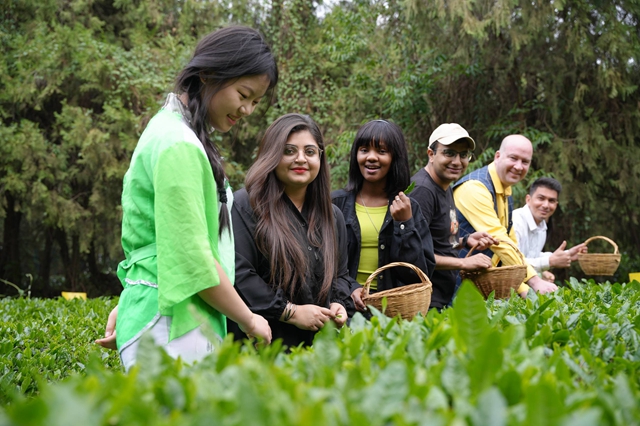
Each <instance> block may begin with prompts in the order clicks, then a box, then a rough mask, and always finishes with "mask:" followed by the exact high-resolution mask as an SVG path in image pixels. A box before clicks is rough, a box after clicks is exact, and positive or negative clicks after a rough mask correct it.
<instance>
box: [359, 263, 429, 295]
mask: <svg viewBox="0 0 640 426" xmlns="http://www.w3.org/2000/svg"><path fill="white" fill-rule="evenodd" d="M396 266H405V267H407V268H409V269H411V270H413V272H415V273H416V274H417V275H418V278H420V281H422V282H420V283H417V284H409V285H404V286H401V287H396V288H392V289H389V290H383V291H380V292H377V293H374V295H379V294H382V293H384V294H383V295H382V297H384V296H389V294H390V293H391V292H392V294H393V295H394V296H397V295H401V294H405V293H408V292H412V291H415V289H416V287H417V286H421V285H426V286H427V288H432V284H431V281H430V280H429V277H428V276H427V274H425V273H424V271H422V269H420V268H418V267H417V266H415V265H413V264H411V263H407V262H391V263H387V264H386V265H383V266H381V267H379V268H378V269H376V270H375V271H373V273H372V274H371V275H369V278H367V280H366V281H365V283H364V286H362V296H361V297H362V301H363V302H364V300H365V299H367V298H369V299H370V298H372V295H369V289H370V287H371V282H372V281H373V280H374V279H375V278H376V277H377V276H378V275H380V273H381V272H382V271H385V270H387V269H390V268H394V267H396Z"/></svg>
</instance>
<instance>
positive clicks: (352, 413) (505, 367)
mask: <svg viewBox="0 0 640 426" xmlns="http://www.w3.org/2000/svg"><path fill="white" fill-rule="evenodd" d="M3 303H4V304H5V305H4V306H11V305H13V304H20V305H21V306H22V309H13V308H10V310H11V312H13V314H5V315H4V317H3V323H2V327H3V334H2V336H3V337H2V342H3V343H2V345H3V346H2V348H3V355H4V358H6V353H7V348H8V343H7V342H10V341H11V338H5V337H4V336H5V335H6V333H4V330H6V329H7V324H8V323H9V322H12V323H15V322H17V320H16V319H11V315H16V316H18V317H22V316H29V317H31V318H33V320H32V323H36V322H38V321H40V320H39V316H40V314H39V312H41V310H39V309H36V308H27V306H29V305H30V304H33V305H38V304H42V303H43V302H42V301H25V300H12V301H4V302H3ZM101 303H102V304H105V305H107V304H108V303H107V301H104V300H103V301H102V302H101ZM41 307H42V308H41V309H44V310H47V311H54V312H56V311H57V312H60V313H62V312H64V315H63V316H64V323H65V324H66V325H67V327H60V326H56V327H55V333H56V334H57V333H62V330H63V329H64V330H65V331H66V332H67V335H68V336H73V337H69V341H68V344H67V345H66V348H65V349H66V352H67V353H69V354H71V353H76V354H78V356H79V358H80V359H84V358H86V354H87V352H90V351H91V350H90V349H87V345H88V343H87V342H88V341H89V340H91V339H93V338H94V337H95V336H94V335H91V336H89V334H91V332H93V333H94V334H95V335H98V334H100V331H101V328H102V322H103V320H104V317H105V314H106V312H108V309H102V308H100V315H99V317H100V318H97V320H96V321H95V322H94V321H93V320H92V319H91V318H89V319H88V320H87V321H84V319H85V317H91V314H90V313H89V312H92V311H91V309H92V308H90V307H88V306H84V305H83V304H82V303H72V304H69V303H66V302H64V303H63V302H60V301H53V302H50V304H49V305H46V304H44V305H41ZM71 307H73V308H77V309H78V311H79V313H78V314H77V315H72V314H70V313H69V312H70V308H71ZM24 310H27V311H28V314H26V315H25V314H24V313H23V312H22V311H24ZM5 312H7V309H5ZM54 316H58V317H60V316H59V315H57V314H55V315H54ZM43 317H44V318H52V315H49V314H46V315H43ZM89 322H91V324H89ZM71 328H73V329H74V330H75V331H72V330H70V329H71ZM32 333H33V332H32ZM49 333H51V331H50V332H49ZM76 335H77V337H78V340H72V339H75V337H76ZM83 335H84V336H85V337H83ZM16 336H17V334H16ZM36 336H37V337H38V338H39V339H40V338H45V337H48V336H47V333H38V334H37V335H33V337H36ZM13 338H16V337H13ZM55 340H56V341H57V342H61V341H62V338H60V339H55ZM14 342H17V340H15V341H14ZM14 344H15V343H14ZM76 345H77V346H76ZM142 345H144V346H143V347H145V348H146V353H147V356H146V357H145V359H144V360H142V361H141V362H140V363H139V367H136V368H134V369H133V370H132V372H131V373H130V374H128V375H127V374H124V373H123V372H122V371H121V370H120V369H119V368H115V366H114V364H113V362H112V361H113V359H112V358H111V357H110V356H109V357H107V358H106V362H105V361H103V360H102V359H101V356H100V351H94V355H93V356H89V358H90V360H89V362H88V363H87V364H86V368H78V367H77V365H74V361H73V360H72V359H70V358H73V357H72V356H67V357H64V356H62V354H61V353H62V352H65V351H58V352H57V353H58V354H59V355H57V358H56V364H57V365H56V367H57V368H58V369H59V370H61V373H60V374H58V375H51V370H52V369H53V368H55V367H52V366H51V365H50V364H48V362H50V361H48V358H47V356H46V355H44V354H43V355H41V356H40V357H35V356H33V350H32V356H31V358H30V361H29V363H26V362H25V363H24V364H22V368H27V366H28V365H30V368H31V370H28V371H35V372H38V371H39V372H40V373H41V374H44V376H43V377H45V378H46V379H47V380H51V381H54V382H56V383H51V384H42V385H41V387H40V389H41V390H40V391H39V393H38V394H37V395H35V396H22V394H20V393H19V392H18V393H16V392H13V393H12V394H10V395H8V394H6V393H5V398H7V399H9V401H7V402H8V403H7V404H6V406H5V407H4V409H3V411H0V424H20V425H23V424H24V425H57V424H60V425H63V424H64V425H70V424H78V425H80V424H82V425H94V424H95V425H138V424H139V425H149V424H153V425H199V424H223V425H301V424H304V425H371V426H374V425H466V424H469V425H492V426H493V425H522V424H524V425H555V424H561V425H580V426H586V425H632V424H640V389H639V387H640V379H639V371H638V370H639V366H640V284H639V283H637V282H633V283H631V284H618V283H616V284H609V283H605V284H600V285H597V284H595V283H594V282H593V281H590V282H587V281H583V282H581V283H579V282H577V281H576V280H572V282H571V283H570V286H569V287H566V288H562V289H560V290H559V291H558V292H556V293H554V294H552V295H549V296H546V295H538V296H535V295H534V296H533V297H530V298H529V299H527V300H521V299H520V298H518V297H513V298H512V299H510V300H508V301H494V300H488V301H483V299H482V297H481V296H480V295H479V293H478V292H477V291H476V290H475V289H474V288H473V287H467V286H463V287H462V289H461V291H460V293H459V295H458V297H457V299H456V301H455V305H454V308H453V309H448V310H445V311H444V312H442V313H437V312H430V313H429V315H427V316H426V318H422V317H419V318H416V319H414V320H413V321H411V322H407V321H399V320H397V319H389V318H387V317H384V316H382V315H376V316H375V317H374V318H373V319H372V320H371V321H370V322H367V321H365V320H364V319H363V318H362V317H359V316H358V317H356V318H354V320H353V321H352V323H351V328H344V329H342V330H340V331H336V330H335V329H327V330H325V331H323V332H322V333H320V335H319V336H318V338H317V339H316V341H315V343H314V346H313V348H311V349H299V350H294V351H293V352H292V353H291V354H285V353H284V352H283V351H282V350H281V348H280V346H279V345H277V344H275V345H272V346H270V347H266V348H259V349H254V348H253V347H251V346H242V347H241V346H240V345H238V344H237V343H234V342H232V341H231V340H230V339H226V340H225V341H224V342H223V343H222V344H221V345H220V346H219V347H218V348H217V349H216V352H215V353H214V354H213V355H211V356H210V357H208V358H207V359H205V360H204V361H203V362H201V363H199V364H196V365H194V366H187V365H183V364H182V363H181V362H180V361H175V360H172V359H170V358H169V357H168V356H167V355H166V354H164V352H163V351H162V350H160V349H157V348H155V347H153V345H152V344H151V343H150V342H148V341H143V342H142ZM15 346H18V345H17V344H15ZM33 346H36V344H35V342H34V343H33ZM12 354H15V352H12ZM12 356H15V355H12ZM3 362H4V363H5V380H4V382H5V385H4V389H5V390H6V389H7V387H8V386H9V387H10V386H11V385H13V386H22V385H20V382H19V381H16V376H12V377H10V378H9V379H6V371H7V367H6V365H7V364H6V363H7V360H6V359H5V360H3ZM82 362H83V364H84V361H82ZM70 371H81V373H80V374H73V375H72V376H71V377H69V378H66V379H64V380H61V381H58V380H59V378H60V377H62V376H64V375H66V374H67V373H68V372H70ZM14 374H15V372H14ZM25 391H26V392H27V393H28V392H29V388H27V389H26V390H25Z"/></svg>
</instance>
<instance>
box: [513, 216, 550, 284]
mask: <svg viewBox="0 0 640 426" xmlns="http://www.w3.org/2000/svg"><path fill="white" fill-rule="evenodd" d="M513 228H514V229H515V231H516V236H517V238H518V248H519V249H520V251H521V252H522V254H524V257H525V258H526V259H527V262H528V263H529V265H531V266H532V267H533V269H535V270H536V272H542V271H546V270H547V269H549V258H550V257H551V254H552V253H551V252H543V251H542V248H543V247H544V243H545V241H546V239H547V222H546V221H544V220H543V221H542V222H540V224H537V223H536V221H535V219H534V218H533V215H532V214H531V209H529V206H527V205H525V206H524V207H520V208H519V209H515V210H514V211H513Z"/></svg>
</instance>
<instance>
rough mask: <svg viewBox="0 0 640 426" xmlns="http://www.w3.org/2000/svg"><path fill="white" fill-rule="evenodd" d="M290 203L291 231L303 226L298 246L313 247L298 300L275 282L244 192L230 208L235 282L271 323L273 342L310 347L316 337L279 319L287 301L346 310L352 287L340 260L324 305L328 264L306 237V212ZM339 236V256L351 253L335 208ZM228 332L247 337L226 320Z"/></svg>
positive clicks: (246, 299)
mask: <svg viewBox="0 0 640 426" xmlns="http://www.w3.org/2000/svg"><path fill="white" fill-rule="evenodd" d="M284 199H285V202H286V203H288V205H289V207H290V211H289V212H287V213H288V214H290V215H291V219H292V226H296V224H299V225H300V226H299V227H298V229H299V232H298V235H297V238H298V243H300V244H304V245H306V246H308V249H309V250H308V253H307V254H308V257H307V258H308V261H309V270H308V271H306V273H307V278H306V280H305V283H303V284H302V285H300V287H299V290H298V292H297V293H296V295H295V298H294V299H293V300H289V297H288V295H287V294H285V293H284V292H283V291H282V289H281V288H279V287H278V286H277V285H273V284H272V283H271V282H270V278H271V265H270V263H269V260H268V259H267V258H266V257H265V256H264V254H263V253H262V252H260V251H259V250H258V248H257V247H256V244H255V240H254V236H255V229H256V219H255V216H254V213H253V209H252V208H251V205H250V203H249V194H247V191H246V190H245V189H241V190H239V191H237V192H235V193H234V201H233V208H232V209H231V214H232V220H233V235H234V239H235V249H236V280H235V288H236V290H237V291H238V293H239V294H240V297H241V298H242V300H244V302H245V303H246V304H247V306H249V308H250V309H251V311H252V312H254V313H256V314H259V315H262V316H263V317H265V319H266V320H267V321H268V322H269V325H270V326H271V332H272V337H273V340H275V339H278V338H281V339H282V340H283V343H284V344H285V345H286V346H297V345H299V344H300V343H304V344H305V345H310V344H311V343H312V341H313V337H314V335H315V332H313V331H308V330H301V329H299V328H297V327H296V326H294V325H291V324H287V323H284V322H281V321H280V316H281V315H282V312H283V311H284V308H285V306H286V304H287V301H289V302H292V303H295V304H297V305H304V304H314V305H319V306H324V307H326V308H328V307H329V304H330V303H334V302H336V303H340V304H342V305H343V306H345V307H346V308H349V305H350V304H351V305H352V304H353V302H351V287H352V286H353V284H352V283H351V281H353V280H352V279H351V277H349V275H348V272H347V259H346V257H343V256H340V257H339V265H338V271H337V272H338V273H337V278H336V279H335V280H334V282H333V285H332V286H331V289H330V291H329V295H328V297H327V301H326V303H324V304H320V303H319V302H318V300H317V295H318V292H319V290H320V287H321V285H322V279H323V277H324V266H323V261H322V260H321V258H320V257H319V256H318V253H319V251H318V248H316V247H312V246H311V245H310V244H309V242H308V240H307V236H306V229H307V228H306V227H307V221H306V209H304V208H303V210H302V213H300V212H299V211H298V209H296V207H295V206H294V205H293V203H291V201H290V200H289V198H287V197H286V196H285V197H284ZM333 212H334V215H335V219H336V221H335V223H336V229H337V236H338V248H339V253H343V252H344V251H346V249H347V240H346V230H345V226H344V218H343V217H342V213H341V212H340V210H338V209H337V208H335V206H334V209H333ZM227 325H228V327H229V332H233V333H234V335H235V336H236V338H244V337H246V336H245V335H244V333H242V332H241V331H240V329H239V327H238V325H237V324H235V323H234V322H232V321H230V320H229V321H227Z"/></svg>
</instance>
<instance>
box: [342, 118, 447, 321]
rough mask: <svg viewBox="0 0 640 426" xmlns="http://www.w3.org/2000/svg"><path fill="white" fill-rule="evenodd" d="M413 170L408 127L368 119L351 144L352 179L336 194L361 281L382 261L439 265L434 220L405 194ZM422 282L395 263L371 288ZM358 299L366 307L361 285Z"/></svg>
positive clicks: (428, 269) (353, 268)
mask: <svg viewBox="0 0 640 426" xmlns="http://www.w3.org/2000/svg"><path fill="white" fill-rule="evenodd" d="M410 179H411V173H410V171H409V160H408V154H407V147H406V144H405V141H404V136H403V134H402V130H400V127H398V126H397V125H396V124H394V123H391V122H389V121H386V120H373V121H370V122H368V123H366V124H365V125H363V126H362V127H361V128H360V130H358V133H357V134H356V137H355V140H354V141H353V145H352V147H351V156H350V163H349V182H348V184H347V187H346V188H345V189H341V190H338V191H334V192H333V193H332V194H331V198H332V200H333V203H334V204H335V205H336V206H338V207H339V208H340V210H342V214H343V215H344V219H345V223H346V226H347V236H348V257H349V274H350V275H351V277H353V278H355V279H356V280H357V281H358V282H359V283H360V284H361V285H362V284H364V282H365V281H366V279H367V277H369V275H370V274H371V273H372V272H374V271H375V270H376V269H377V268H379V267H380V266H384V265H386V264H388V263H391V262H406V263H411V264H413V265H415V266H417V267H418V268H420V269H421V270H422V271H424V272H425V273H426V274H427V275H428V276H431V274H432V273H433V270H434V268H435V258H434V254H433V242H432V240H431V233H430V231H429V226H428V224H427V222H426V220H425V219H424V217H423V216H422V213H421V212H420V206H419V205H418V203H417V202H415V201H414V200H412V199H410V198H409V197H408V196H407V195H405V194H404V192H403V191H404V190H405V188H407V187H408V186H409V182H410ZM418 282H420V279H419V278H418V277H417V275H416V274H415V273H414V272H413V271H412V270H410V269H409V268H400V267H398V268H392V269H389V270H387V271H385V272H384V273H383V274H380V275H378V276H377V280H376V281H374V282H372V283H371V291H382V290H388V289H391V288H395V287H399V286H403V285H408V284H415V283H418ZM351 291H352V295H351V297H352V299H353V302H354V304H355V308H356V309H357V310H360V311H362V310H364V309H365V306H364V304H363V303H362V299H361V296H360V293H361V291H362V287H361V286H354V287H353V288H352V289H351Z"/></svg>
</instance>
